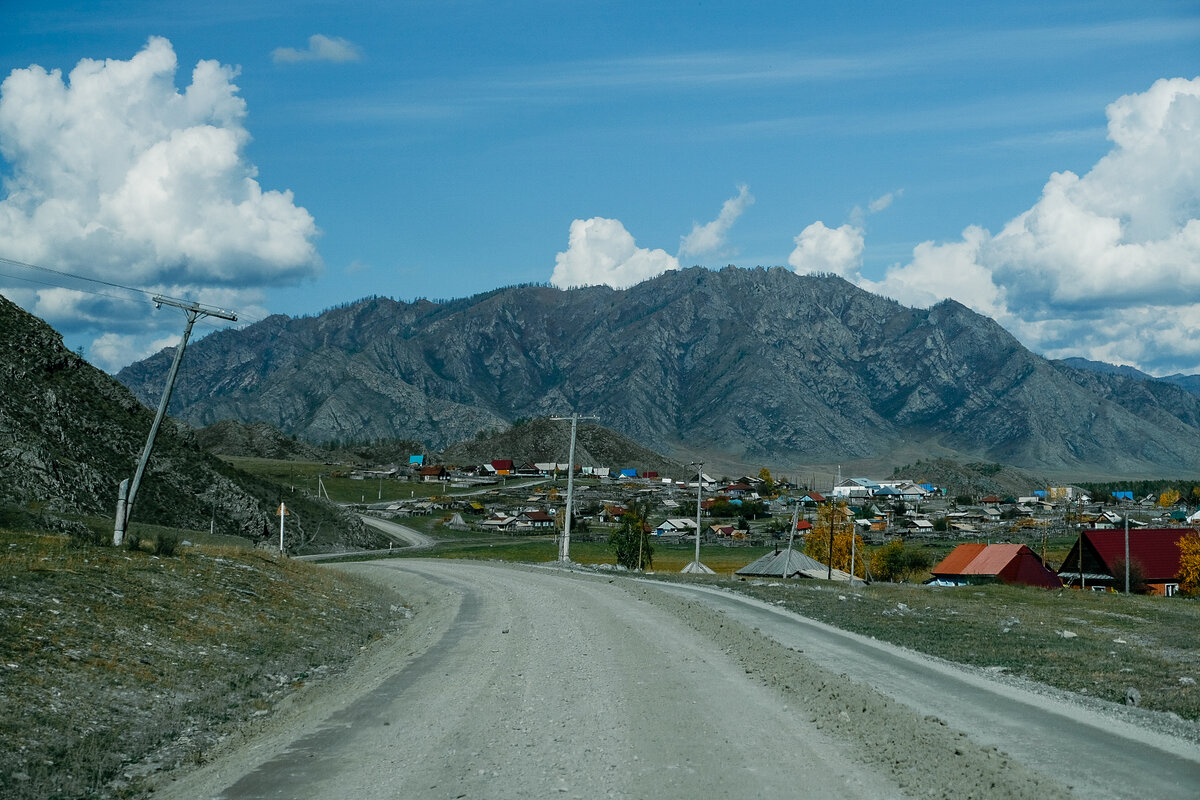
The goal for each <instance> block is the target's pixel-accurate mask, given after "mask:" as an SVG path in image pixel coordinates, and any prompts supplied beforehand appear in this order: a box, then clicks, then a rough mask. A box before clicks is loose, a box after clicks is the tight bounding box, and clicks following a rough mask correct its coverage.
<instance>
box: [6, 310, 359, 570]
mask: <svg viewBox="0 0 1200 800" xmlns="http://www.w3.org/2000/svg"><path fill="white" fill-rule="evenodd" d="M0 388H2V391H0V506H2V505H15V506H20V507H23V508H32V509H37V510H47V511H50V512H54V513H83V514H102V515H112V514H113V513H114V510H115V507H116V498H117V485H118V484H119V483H120V481H121V480H122V479H124V478H129V477H132V475H133V471H134V469H135V468H136V466H137V462H138V458H139V457H140V455H141V451H142V448H143V447H144V445H145V441H146V435H147V433H148V432H149V430H150V425H151V422H152V420H153V413H152V412H150V411H149V410H148V409H147V408H145V407H144V406H143V405H142V404H140V403H138V401H137V400H136V399H135V398H134V397H133V395H132V394H131V393H130V392H129V390H128V389H126V388H125V387H124V386H121V385H120V384H119V383H117V382H116V381H115V380H113V379H112V378H111V377H109V376H108V375H106V374H104V373H103V372H101V371H100V370H97V369H96V368H94V367H92V366H91V365H90V364H88V363H87V362H86V361H84V360H83V359H82V358H80V357H79V356H77V355H76V354H74V353H72V352H70V351H69V350H67V349H66V348H65V347H64V346H63V343H62V337H61V336H60V335H59V334H58V333H57V332H56V331H55V330H54V329H52V328H51V327H50V326H49V325H47V324H45V323H44V322H43V321H41V320H39V319H38V318H36V317H34V316H32V315H30V314H28V313H26V312H25V311H23V310H21V309H20V308H18V307H17V306H16V305H14V304H13V303H11V302H9V301H8V300H7V299H5V298H3V297H0ZM161 391H162V385H161V383H160V385H159V392H161ZM155 405H157V402H156V403H155ZM278 502H279V489H278V487H276V486H273V485H270V484H267V483H265V482H263V481H260V480H258V479H255V478H253V477H251V476H248V475H245V474H244V473H241V472H239V471H237V470H236V469H234V468H232V467H230V466H229V465H227V464H225V463H224V462H222V461H221V460H220V459H218V458H216V457H214V456H212V455H210V454H208V453H205V452H203V451H202V450H201V449H200V448H199V446H198V445H197V444H196V441H195V436H194V435H193V433H192V431H191V429H190V428H188V427H187V426H186V425H179V424H177V423H175V422H174V421H172V420H170V419H168V420H167V421H166V422H165V423H164V425H163V426H162V428H161V429H160V431H159V435H158V438H157V440H156V442H155V450H154V454H153V456H152V457H151V459H150V463H149V466H148V467H147V470H146V474H145V476H144V478H143V481H142V485H141V488H140V490H139V492H138V496H137V502H136V506H135V508H134V511H133V515H132V520H133V522H134V523H135V524H136V523H139V522H148V523H156V524H159V525H166V526H170V527H177V528H190V529H203V530H207V529H208V528H209V526H210V523H212V524H214V525H215V528H216V531H217V532H218V533H225V534H232V535H237V536H244V537H249V538H257V537H259V536H262V535H263V534H264V531H265V532H268V533H269V532H270V531H271V530H276V529H277V528H278V521H277V518H276V517H275V516H274V510H275V508H277V506H278ZM293 502H294V503H295V505H296V509H295V510H296V512H297V515H296V519H303V520H304V522H303V523H301V524H303V525H307V527H308V528H309V529H310V530H312V531H314V532H315V531H317V530H318V529H322V528H323V529H324V531H325V535H324V537H323V539H322V543H321V545H320V546H319V548H318V549H328V548H329V547H331V546H336V545H338V544H341V543H344V544H351V543H361V544H365V543H367V542H369V541H373V540H374V538H375V537H374V535H373V534H371V533H370V532H368V531H367V530H365V528H363V526H362V525H361V523H360V522H359V521H358V520H357V519H356V518H353V517H350V516H349V515H346V514H343V513H341V512H340V510H338V509H335V508H333V507H331V506H329V505H328V504H324V503H316V502H311V501H309V500H307V499H306V498H299V497H297V498H294V499H289V504H292V503H293ZM323 521H324V523H325V524H322V522H323ZM309 523H311V524H309ZM314 546H316V545H314Z"/></svg>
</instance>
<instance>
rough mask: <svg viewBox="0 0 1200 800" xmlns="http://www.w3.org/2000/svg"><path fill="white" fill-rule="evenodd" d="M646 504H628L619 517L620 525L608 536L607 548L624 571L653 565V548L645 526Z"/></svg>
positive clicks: (647, 510)
mask: <svg viewBox="0 0 1200 800" xmlns="http://www.w3.org/2000/svg"><path fill="white" fill-rule="evenodd" d="M648 512H649V508H648V507H647V504H644V503H630V504H629V507H628V508H626V509H625V513H624V514H623V515H622V516H621V525H620V527H618V528H617V529H616V530H614V531H613V532H612V533H610V534H609V535H608V546H609V547H610V548H612V550H613V552H614V553H615V554H616V557H617V563H618V564H620V565H621V566H623V567H625V568H626V569H644V568H646V567H651V566H653V565H654V548H653V547H652V546H651V545H650V531H649V529H648V528H647V526H646V516H647V514H648Z"/></svg>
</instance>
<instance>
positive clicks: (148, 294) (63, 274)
mask: <svg viewBox="0 0 1200 800" xmlns="http://www.w3.org/2000/svg"><path fill="white" fill-rule="evenodd" d="M0 264H3V265H9V266H12V267H17V268H19V269H24V270H32V271H34V272H37V273H45V274H47V275H55V276H58V277H60V278H66V279H70V280H72V281H80V282H83V283H85V284H87V283H91V284H97V285H99V286H107V287H109V288H111V289H120V290H122V291H126V292H130V293H132V294H134V295H141V296H142V297H145V298H146V299H147V300H149V301H150V302H153V301H154V297H155V296H156V295H160V294H161V292H152V291H150V290H148V289H139V288H137V287H136V286H125V285H124V284H121V283H114V282H113V281H106V280H102V279H100V278H92V277H88V276H86V275H77V274H75V273H73V272H67V271H66V270H60V269H52V268H50V267H43V266H40V265H38V264H28V263H26V262H24V261H17V260H16V259H13V258H5V257H4V256H0ZM0 275H3V276H5V277H8V278H12V279H13V280H19V281H25V282H27V283H34V284H38V285H40V286H51V287H55V288H59V289H68V290H70V291H73V292H80V293H82V294H90V295H93V296H95V297H107V298H108V299H110V300H118V301H122V302H130V301H132V300H133V299H134V298H130V297H121V296H119V295H115V294H112V293H110V292H104V291H97V290H95V289H88V288H83V287H79V286H75V285H71V284H68V283H65V282H60V281H53V280H39V279H37V278H32V277H29V276H27V275H15V274H13V273H12V272H10V271H8V270H4V269H0ZM238 316H239V317H241V318H242V319H243V320H245V321H248V322H251V323H253V322H262V320H261V319H257V318H255V317H248V316H247V315H245V314H240V313H239V314H238ZM201 324H202V325H204V326H205V327H211V328H212V329H213V330H219V329H220V328H219V327H218V326H217V325H214V324H213V323H211V322H201Z"/></svg>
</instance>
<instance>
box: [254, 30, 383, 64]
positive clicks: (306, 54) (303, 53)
mask: <svg viewBox="0 0 1200 800" xmlns="http://www.w3.org/2000/svg"><path fill="white" fill-rule="evenodd" d="M271 58H272V60H274V61H275V63H276V64H295V63H297V62H300V61H332V62H334V63H343V62H346V61H359V60H361V59H362V51H361V50H359V48H358V45H356V44H354V43H353V42H350V41H347V40H346V39H343V38H341V37H340V36H325V35H324V34H320V33H318V34H314V35H312V36H310V37H308V47H307V48H305V49H303V50H298V49H296V48H295V47H276V48H275V49H274V50H272V51H271Z"/></svg>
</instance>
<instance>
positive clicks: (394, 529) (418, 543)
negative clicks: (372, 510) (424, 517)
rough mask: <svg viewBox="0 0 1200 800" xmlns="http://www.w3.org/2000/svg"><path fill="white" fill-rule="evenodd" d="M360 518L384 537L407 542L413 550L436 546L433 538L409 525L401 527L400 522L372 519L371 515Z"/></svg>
mask: <svg viewBox="0 0 1200 800" xmlns="http://www.w3.org/2000/svg"><path fill="white" fill-rule="evenodd" d="M358 516H359V519H361V520H362V521H363V522H364V523H366V524H367V525H370V526H371V527H372V528H374V529H375V530H377V531H379V532H380V533H382V534H383V535H384V536H387V537H388V538H389V539H395V540H398V541H402V542H407V546H408V547H411V548H413V549H416V550H421V549H427V548H430V547H433V546H434V544H435V542H434V540H433V539H432V538H430V537H428V536H426V535H425V534H423V533H421V532H420V531H415V530H413V529H412V528H410V527H408V526H407V525H401V524H400V523H398V522H391V521H389V520H386V519H380V518H379V517H372V516H370V515H369V514H359V515H358Z"/></svg>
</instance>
